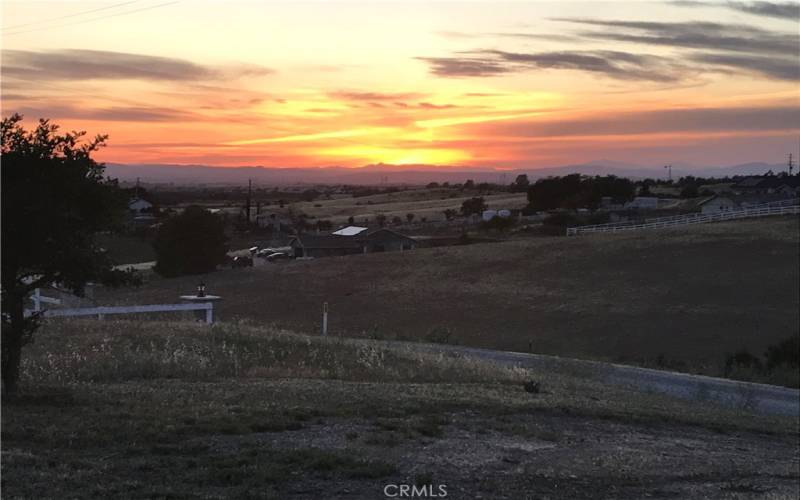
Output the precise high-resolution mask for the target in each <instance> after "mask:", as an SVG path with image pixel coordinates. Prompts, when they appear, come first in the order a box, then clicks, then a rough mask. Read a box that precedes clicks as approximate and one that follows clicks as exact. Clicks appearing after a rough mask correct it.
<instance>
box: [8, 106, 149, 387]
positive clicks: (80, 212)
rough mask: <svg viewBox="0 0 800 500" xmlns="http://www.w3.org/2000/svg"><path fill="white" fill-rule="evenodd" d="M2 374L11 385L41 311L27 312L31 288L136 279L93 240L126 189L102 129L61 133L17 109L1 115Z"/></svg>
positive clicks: (113, 220)
mask: <svg viewBox="0 0 800 500" xmlns="http://www.w3.org/2000/svg"><path fill="white" fill-rule="evenodd" d="M0 128H1V129H2V169H1V170H2V227H3V233H2V253H3V259H2V277H0V281H1V282H2V313H3V314H2V324H3V330H2V364H3V366H2V380H3V385H4V388H5V390H6V391H7V392H8V393H14V392H16V390H17V388H18V381H19V366H20V361H21V358H22V347H23V346H24V345H25V344H27V343H28V342H30V340H31V338H32V336H33V334H34V332H35V331H36V328H37V327H38V324H39V322H38V320H39V317H38V316H37V315H32V316H29V317H26V316H25V305H26V301H27V300H28V295H29V294H30V293H31V292H32V291H33V290H35V289H36V288H41V287H44V286H47V285H50V284H52V283H58V284H59V286H62V287H64V288H66V289H68V290H70V291H71V292H72V293H74V294H76V295H78V296H81V295H83V292H84V287H85V285H86V283H87V282H89V281H100V282H103V283H105V284H108V285H112V286H116V285H123V284H134V283H137V282H138V276H137V275H136V274H134V273H133V272H127V271H119V270H115V269H114V268H113V264H114V263H113V262H112V261H111V259H110V258H109V257H108V255H107V254H106V253H105V252H104V251H103V250H102V249H101V248H100V247H98V246H97V245H96V244H95V235H96V233H97V232H99V231H106V230H110V229H112V228H114V227H115V226H116V225H117V224H118V223H119V222H121V220H122V218H123V217H124V214H125V212H126V209H127V197H126V195H125V193H124V192H123V191H122V190H121V189H120V188H119V186H118V185H117V182H116V181H115V180H110V179H108V178H106V177H105V176H104V175H103V174H104V166H103V165H102V164H100V163H97V162H96V161H95V160H94V159H93V158H92V153H94V152H95V151H97V150H98V148H100V147H102V146H103V145H105V141H106V138H107V136H100V135H98V136H96V137H95V138H94V139H91V140H89V141H87V142H83V137H84V136H85V135H86V134H85V132H70V133H66V134H59V132H58V130H59V127H58V126H57V125H54V124H51V123H50V122H49V121H48V120H39V123H38V125H37V127H36V128H35V129H33V130H25V128H24V127H23V126H22V116H21V115H18V114H14V115H12V116H11V117H9V118H4V119H3V120H2V126H0Z"/></svg>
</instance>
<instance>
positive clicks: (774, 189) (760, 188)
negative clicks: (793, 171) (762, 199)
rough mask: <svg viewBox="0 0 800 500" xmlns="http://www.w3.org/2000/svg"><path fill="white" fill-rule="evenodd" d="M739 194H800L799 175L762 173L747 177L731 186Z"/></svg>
mask: <svg viewBox="0 0 800 500" xmlns="http://www.w3.org/2000/svg"><path fill="white" fill-rule="evenodd" d="M731 190H732V191H733V192H735V193H738V194H751V195H752V194H783V195H794V196H797V195H800V176H798V175H760V176H753V177H747V178H745V179H742V180H741V181H739V182H737V183H736V184H734V185H733V186H731Z"/></svg>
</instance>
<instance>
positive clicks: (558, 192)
mask: <svg viewBox="0 0 800 500" xmlns="http://www.w3.org/2000/svg"><path fill="white" fill-rule="evenodd" d="M635 192H636V187H635V186H634V184H633V182H631V181H630V180H628V179H623V178H621V177H617V176H614V175H607V176H596V177H588V176H582V175H580V174H570V175H565V176H563V177H548V178H546V179H539V180H538V181H536V183H535V184H534V185H532V186H531V187H530V188H528V204H529V208H531V209H533V210H552V209H555V208H571V209H575V208H597V207H598V206H599V204H600V200H601V199H602V198H603V197H604V196H610V197H611V198H612V200H614V201H615V202H617V203H621V202H625V201H629V200H632V199H633V197H634V195H635Z"/></svg>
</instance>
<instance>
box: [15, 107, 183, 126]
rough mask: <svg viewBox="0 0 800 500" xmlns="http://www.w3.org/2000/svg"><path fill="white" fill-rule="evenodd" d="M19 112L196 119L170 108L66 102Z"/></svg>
mask: <svg viewBox="0 0 800 500" xmlns="http://www.w3.org/2000/svg"><path fill="white" fill-rule="evenodd" d="M18 112H19V113H21V114H23V115H27V116H31V117H36V118H40V117H42V118H80V119H84V120H103V121H126V122H127V121H132V122H166V121H190V120H196V119H197V118H198V115H196V114H194V113H189V112H186V111H181V110H177V109H172V108H160V107H125V106H112V107H108V108H86V107H82V106H73V105H68V104H56V105H52V106H42V107H28V106H23V107H22V108H20V109H19V110H18Z"/></svg>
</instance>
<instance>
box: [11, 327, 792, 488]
mask: <svg viewBox="0 0 800 500" xmlns="http://www.w3.org/2000/svg"><path fill="white" fill-rule="evenodd" d="M588 376H589V374H576V373H569V372H565V373H560V372H553V371H552V370H548V372H547V373H542V372H536V371H530V370H525V371H523V370H519V369H511V368H498V367H495V366H493V365H485V364H482V363H480V362H478V361H475V360H471V359H469V358H465V357H458V356H456V357H451V356H438V355H430V354H423V353H419V352H415V351H414V350H413V349H412V348H391V349H390V348H381V347H376V346H374V345H371V344H367V343H364V342H361V341H358V340H350V341H348V340H344V341H339V340H338V339H321V338H313V337H307V336H302V335H296V334H292V333H289V332H282V331H276V330H274V329H270V328H254V327H247V326H241V325H220V326H215V327H213V328H212V327H207V326H204V325H199V324H197V323H174V322H173V323H157V322H143V323H133V322H124V321H120V322H111V321H107V322H98V321H93V320H86V321H72V322H70V321H52V322H49V323H46V324H45V326H44V328H43V329H42V330H41V331H40V332H38V333H37V335H36V342H35V343H33V344H31V345H29V346H28V347H27V348H26V349H25V361H24V364H23V377H22V389H23V392H22V394H21V396H19V397H18V398H15V399H11V400H4V401H3V412H2V428H3V436H2V437H3V483H2V487H3V497H4V498H90V497H91V498H198V497H202V498H275V499H278V498H280V499H284V498H299V499H309V500H310V499H318V498H350V499H353V498H355V499H375V498H382V497H383V487H384V486H385V485H387V484H390V483H391V484H403V483H404V484H416V485H419V486H422V485H435V486H437V487H438V485H442V484H443V485H445V486H446V487H447V491H448V498H456V499H462V498H464V499H466V498H477V497H479V496H480V497H483V498H493V499H517V498H521V497H522V496H524V495H530V496H533V497H536V498H545V497H547V498H597V497H619V498H645V497H674V498H699V497H702V498H732V496H731V495H735V497H736V498H741V497H747V496H749V495H756V494H761V493H763V492H766V491H769V492H770V495H773V498H796V497H797V495H798V490H797V484H798V482H797V480H798V475H797V467H796V464H797V459H798V455H797V437H798V429H797V421H796V419H792V418H783V417H765V416H758V415H750V414H747V413H742V412H735V411H727V410H720V409H715V408H714V407H713V406H709V405H702V404H692V403H688V402H683V401H675V400H672V399H669V398H665V397H660V396H655V395H647V394H639V393H635V392H630V391H627V390H624V389H621V388H616V387H607V386H602V385H600V384H597V383H596V382H594V381H592V380H591V378H587V377H588ZM526 380H536V381H538V382H540V383H541V389H542V391H541V392H540V393H538V394H531V393H528V392H526V391H524V390H523V387H522V383H521V382H522V381H526ZM743 450H746V452H744V453H743Z"/></svg>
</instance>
